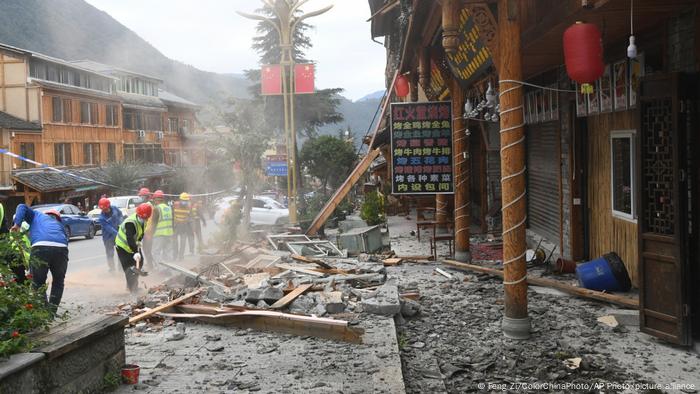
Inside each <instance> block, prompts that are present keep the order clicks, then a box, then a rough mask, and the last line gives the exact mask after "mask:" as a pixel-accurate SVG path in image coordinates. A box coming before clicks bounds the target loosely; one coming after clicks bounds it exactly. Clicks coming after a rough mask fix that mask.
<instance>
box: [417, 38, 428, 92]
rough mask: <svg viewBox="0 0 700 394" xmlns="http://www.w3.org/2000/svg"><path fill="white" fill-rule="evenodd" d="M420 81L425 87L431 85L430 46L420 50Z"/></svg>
mask: <svg viewBox="0 0 700 394" xmlns="http://www.w3.org/2000/svg"><path fill="white" fill-rule="evenodd" d="M418 83H419V84H420V85H421V86H422V87H423V89H426V86H428V85H430V50H429V49H428V48H420V49H419V50H418Z"/></svg>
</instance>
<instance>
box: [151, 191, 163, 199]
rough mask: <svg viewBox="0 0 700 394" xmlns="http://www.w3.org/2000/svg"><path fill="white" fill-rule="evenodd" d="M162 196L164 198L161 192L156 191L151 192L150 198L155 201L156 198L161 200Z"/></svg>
mask: <svg viewBox="0 0 700 394" xmlns="http://www.w3.org/2000/svg"><path fill="white" fill-rule="evenodd" d="M164 196H165V194H164V193H163V191H162V190H156V191H154V192H153V196H152V197H153V198H154V199H156V198H163V197H164Z"/></svg>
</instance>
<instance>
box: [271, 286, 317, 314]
mask: <svg viewBox="0 0 700 394" xmlns="http://www.w3.org/2000/svg"><path fill="white" fill-rule="evenodd" d="M312 286H313V284H312V283H307V284H303V285H299V287H297V288H296V289H294V290H292V291H291V292H290V293H289V294H287V295H286V296H284V297H282V298H280V299H279V300H277V302H275V303H274V304H272V306H270V309H280V308H284V307H285V306H287V305H288V304H289V303H290V302H292V301H294V300H295V299H296V298H297V297H299V296H300V295H302V294H304V293H305V292H306V291H307V290H309V289H310V288H311V287H312Z"/></svg>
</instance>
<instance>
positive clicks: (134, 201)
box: [88, 196, 143, 230]
mask: <svg viewBox="0 0 700 394" xmlns="http://www.w3.org/2000/svg"><path fill="white" fill-rule="evenodd" d="M108 200H109V203H110V205H111V206H112V207H116V208H119V209H120V210H121V211H122V214H123V215H124V217H127V216H129V215H131V214H132V213H134V212H136V207H137V206H138V205H139V204H141V203H142V202H143V199H142V198H141V197H139V196H120V197H109V198H108ZM101 213H102V210H101V209H100V208H97V207H95V209H93V210H92V211H90V212H88V217H89V218H90V219H91V220H92V222H93V223H94V224H95V226H97V227H96V228H97V230H100V229H101V227H100V214H101Z"/></svg>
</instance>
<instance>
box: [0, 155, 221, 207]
mask: <svg viewBox="0 0 700 394" xmlns="http://www.w3.org/2000/svg"><path fill="white" fill-rule="evenodd" d="M0 153H2V154H4V155H7V156H10V157H13V158H15V159H18V160H21V161H24V162H27V163H30V164H33V165H35V166H37V167H39V168H43V169H47V170H50V171H53V172H57V173H60V174H64V175H68V176H71V177H73V178H76V179H80V180H83V181H87V182H90V183H95V184H98V185H102V186H106V187H109V188H112V189H120V190H125V191H129V192H134V194H138V190H133V189H128V188H124V187H121V186H116V185H112V184H109V183H106V182H102V181H98V180H96V179H92V178H88V177H84V176H81V175H78V174H74V173H72V172H68V171H65V170H61V169H58V168H56V167H52V166H50V165H48V164H45V163H40V162H38V161H34V160H32V159H29V158H27V157H24V156H22V155H18V154H16V153H14V152H10V151H9V150H7V149H2V148H0ZM229 191H232V188H231V189H224V190H219V191H216V192H212V193H200V194H190V197H208V196H215V195H218V194H223V193H226V192H229ZM163 195H164V196H169V197H179V196H180V195H179V194H165V193H164V194H163Z"/></svg>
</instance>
